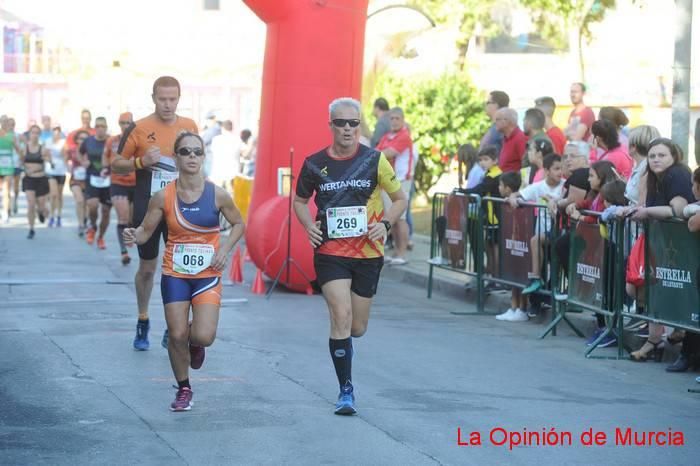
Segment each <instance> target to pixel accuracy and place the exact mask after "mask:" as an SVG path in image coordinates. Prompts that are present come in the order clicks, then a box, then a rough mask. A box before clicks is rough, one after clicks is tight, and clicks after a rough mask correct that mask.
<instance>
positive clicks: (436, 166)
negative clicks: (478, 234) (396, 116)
mask: <svg viewBox="0 0 700 466" xmlns="http://www.w3.org/2000/svg"><path fill="white" fill-rule="evenodd" d="M374 92H375V95H374V96H373V98H372V99H370V100H368V102H373V101H374V98H376V97H380V96H381V97H385V98H386V99H387V100H388V101H389V104H390V105H391V106H399V107H401V108H402V109H403V111H404V114H405V116H406V123H407V124H408V125H409V126H410V128H411V136H412V137H413V141H414V143H415V144H416V146H417V147H418V153H419V159H418V166H417V167H416V173H415V179H416V189H417V190H418V192H420V193H423V194H427V192H428V190H429V189H430V187H431V186H433V185H434V184H435V183H436V182H437V180H438V178H439V177H440V175H442V174H443V173H444V172H445V171H446V170H447V168H448V166H449V161H450V159H451V158H452V156H454V155H455V154H456V153H457V149H458V148H459V146H460V145H461V144H465V143H472V144H474V145H476V146H478V143H479V139H480V138H481V136H482V135H483V134H484V132H485V131H486V129H487V128H488V126H489V120H488V117H487V116H486V114H485V113H484V101H485V98H486V96H485V94H484V93H482V92H481V91H479V90H477V89H476V88H475V87H474V86H473V85H472V83H471V82H470V81H469V80H468V79H467V77H466V76H465V75H464V74H463V73H448V74H444V75H442V76H440V77H438V78H433V77H422V78H420V77H419V78H416V77H410V78H400V77H393V76H389V75H385V76H382V77H381V78H380V79H379V80H378V81H377V85H376V87H375V90H374ZM367 113H369V112H367Z"/></svg>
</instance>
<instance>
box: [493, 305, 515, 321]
mask: <svg viewBox="0 0 700 466" xmlns="http://www.w3.org/2000/svg"><path fill="white" fill-rule="evenodd" d="M513 314H515V311H514V310H513V309H511V308H508V310H507V311H506V312H504V313H503V314H498V315H497V316H496V320H510V317H511V316H512V315H513Z"/></svg>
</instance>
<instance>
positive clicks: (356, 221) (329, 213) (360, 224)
mask: <svg viewBox="0 0 700 466" xmlns="http://www.w3.org/2000/svg"><path fill="white" fill-rule="evenodd" d="M326 221H327V224H328V237H329V238H331V239H335V238H354V237H357V236H362V235H364V234H366V233H367V207H365V206H353V207H333V208H330V209H327V210H326Z"/></svg>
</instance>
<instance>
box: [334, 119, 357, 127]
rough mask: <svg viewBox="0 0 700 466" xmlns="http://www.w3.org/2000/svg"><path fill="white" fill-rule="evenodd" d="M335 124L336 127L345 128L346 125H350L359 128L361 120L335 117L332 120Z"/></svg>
mask: <svg viewBox="0 0 700 466" xmlns="http://www.w3.org/2000/svg"><path fill="white" fill-rule="evenodd" d="M331 123H333V126H335V127H336V128H345V125H350V127H351V128H357V127H358V126H359V125H360V120H358V119H355V118H353V119H347V118H333V120H331Z"/></svg>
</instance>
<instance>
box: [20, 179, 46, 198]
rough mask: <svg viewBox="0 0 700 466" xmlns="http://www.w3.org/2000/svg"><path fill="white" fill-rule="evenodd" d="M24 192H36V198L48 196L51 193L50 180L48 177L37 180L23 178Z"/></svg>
mask: <svg viewBox="0 0 700 466" xmlns="http://www.w3.org/2000/svg"><path fill="white" fill-rule="evenodd" d="M22 191H24V192H27V191H34V195H35V196H36V197H41V196H46V195H47V194H48V193H49V178H48V177H46V176H39V177H36V178H32V177H29V176H25V177H24V178H22Z"/></svg>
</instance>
